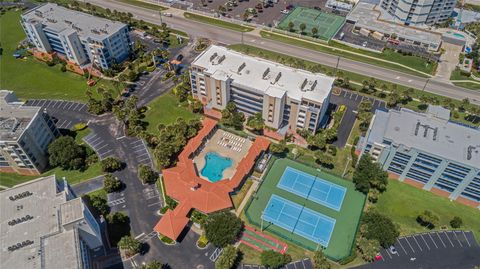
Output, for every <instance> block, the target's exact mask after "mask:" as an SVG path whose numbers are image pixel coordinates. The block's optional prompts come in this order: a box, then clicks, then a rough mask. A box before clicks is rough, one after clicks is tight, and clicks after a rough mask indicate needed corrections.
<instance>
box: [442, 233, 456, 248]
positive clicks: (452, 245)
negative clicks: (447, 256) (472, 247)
mask: <svg viewBox="0 0 480 269" xmlns="http://www.w3.org/2000/svg"><path fill="white" fill-rule="evenodd" d="M443 233H444V234H445V236H446V237H447V239H448V241H450V244H452V247H455V246H454V245H453V243H452V240H450V237H448V234H447V233H446V232H443Z"/></svg>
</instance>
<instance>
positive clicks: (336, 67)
mask: <svg viewBox="0 0 480 269" xmlns="http://www.w3.org/2000/svg"><path fill="white" fill-rule="evenodd" d="M339 63H340V56H338V57H337V65H336V66H335V75H337V70H338V64H339Z"/></svg>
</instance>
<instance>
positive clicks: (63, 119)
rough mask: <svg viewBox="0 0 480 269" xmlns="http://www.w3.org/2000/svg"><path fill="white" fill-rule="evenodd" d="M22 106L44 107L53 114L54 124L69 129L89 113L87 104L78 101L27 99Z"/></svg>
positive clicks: (84, 118) (84, 120) (83, 120)
mask: <svg viewBox="0 0 480 269" xmlns="http://www.w3.org/2000/svg"><path fill="white" fill-rule="evenodd" d="M23 105H24V106H37V107H42V108H43V109H46V110H47V112H48V114H49V115H51V116H53V118H54V121H55V125H56V126H57V128H59V129H71V128H72V127H73V125H75V124H76V123H79V122H86V121H87V120H86V119H88V118H89V117H90V116H91V115H90V114H89V113H88V111H87V109H88V108H87V105H85V104H83V103H79V102H72V101H63V100H46V99H42V100H28V101H26V102H25V103H24V104H23Z"/></svg>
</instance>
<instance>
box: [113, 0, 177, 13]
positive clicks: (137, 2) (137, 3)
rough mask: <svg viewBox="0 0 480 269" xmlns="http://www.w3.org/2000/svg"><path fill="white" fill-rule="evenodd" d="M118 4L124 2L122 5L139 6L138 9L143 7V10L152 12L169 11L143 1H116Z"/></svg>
mask: <svg viewBox="0 0 480 269" xmlns="http://www.w3.org/2000/svg"><path fill="white" fill-rule="evenodd" d="M115 1H117V2H122V3H125V4H129V5H133V6H137V7H143V8H146V9H150V10H162V11H163V10H167V9H168V8H166V7H163V6H159V5H155V4H151V3H147V2H143V1H137V0H115Z"/></svg>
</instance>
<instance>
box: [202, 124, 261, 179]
mask: <svg viewBox="0 0 480 269" xmlns="http://www.w3.org/2000/svg"><path fill="white" fill-rule="evenodd" d="M227 135H228V136H230V137H235V138H234V139H232V138H226V137H227ZM226 139H228V142H227V141H226ZM241 139H242V138H241V137H240V136H237V135H234V134H232V133H228V132H225V131H224V130H220V129H219V130H217V131H215V133H214V134H213V136H212V137H211V138H210V139H209V140H208V141H207V142H205V145H204V146H203V148H201V149H200V150H201V151H200V153H199V154H198V155H197V156H195V157H194V158H193V163H195V166H196V167H197V170H198V171H202V169H203V167H204V166H205V155H207V153H209V152H216V153H218V154H219V155H220V156H222V157H226V158H230V159H231V160H232V165H231V166H230V167H229V168H227V169H225V170H224V171H223V179H231V178H232V177H233V175H235V171H236V170H237V166H238V164H239V163H240V161H241V160H242V159H243V157H244V156H245V155H246V154H247V153H248V151H249V150H250V147H251V146H252V143H253V142H252V141H250V140H248V139H245V142H243V143H242V146H241V147H240V148H241V150H240V151H234V150H233V147H228V146H222V144H220V145H219V144H218V142H219V141H220V142H223V143H224V144H225V143H227V144H228V145H230V146H232V144H233V143H234V142H236V141H238V140H241ZM242 141H243V140H242ZM237 143H240V142H237ZM199 176H200V177H201V178H203V179H205V180H208V179H207V178H206V177H204V176H202V175H201V174H200V173H199Z"/></svg>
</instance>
